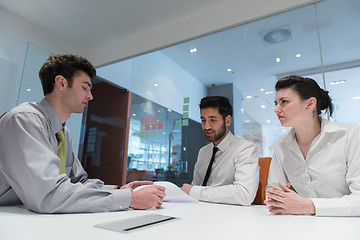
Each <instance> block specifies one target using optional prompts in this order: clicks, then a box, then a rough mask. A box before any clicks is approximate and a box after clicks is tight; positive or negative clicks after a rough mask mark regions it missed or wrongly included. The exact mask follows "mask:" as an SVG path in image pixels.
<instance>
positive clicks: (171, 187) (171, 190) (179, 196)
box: [134, 181, 198, 203]
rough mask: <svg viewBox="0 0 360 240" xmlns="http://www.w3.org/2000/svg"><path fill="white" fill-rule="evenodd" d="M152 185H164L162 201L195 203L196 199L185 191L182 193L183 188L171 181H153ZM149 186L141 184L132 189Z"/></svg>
mask: <svg viewBox="0 0 360 240" xmlns="http://www.w3.org/2000/svg"><path fill="white" fill-rule="evenodd" d="M154 185H160V186H163V187H165V193H166V196H165V198H164V200H163V201H164V202H173V203H196V202H198V200H196V199H194V198H192V197H190V196H189V195H187V194H186V193H184V191H183V190H181V189H180V188H179V187H178V186H176V185H175V184H173V183H172V182H167V181H158V182H154ZM147 186H151V185H142V186H140V187H137V188H135V189H134V191H137V190H139V189H142V188H144V187H147Z"/></svg>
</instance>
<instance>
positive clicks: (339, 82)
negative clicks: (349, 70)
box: [329, 80, 346, 85]
mask: <svg viewBox="0 0 360 240" xmlns="http://www.w3.org/2000/svg"><path fill="white" fill-rule="evenodd" d="M345 82H346V81H345V80H340V81H332V82H330V83H329V84H330V85H336V84H341V83H345Z"/></svg>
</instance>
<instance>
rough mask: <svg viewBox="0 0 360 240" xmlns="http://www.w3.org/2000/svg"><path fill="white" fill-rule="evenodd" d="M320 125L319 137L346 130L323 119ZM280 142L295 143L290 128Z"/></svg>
mask: <svg viewBox="0 0 360 240" xmlns="http://www.w3.org/2000/svg"><path fill="white" fill-rule="evenodd" d="M320 124H321V130H320V136H323V135H325V134H328V133H332V132H337V131H341V130H343V131H346V129H345V128H343V127H342V126H340V125H339V124H334V123H333V122H330V121H328V120H327V119H325V118H323V117H321V118H320ZM282 141H283V142H286V143H292V142H293V141H295V130H294V128H291V130H290V132H289V133H288V134H287V135H285V136H284V138H283V139H282Z"/></svg>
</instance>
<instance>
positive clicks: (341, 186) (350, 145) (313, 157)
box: [267, 118, 360, 216]
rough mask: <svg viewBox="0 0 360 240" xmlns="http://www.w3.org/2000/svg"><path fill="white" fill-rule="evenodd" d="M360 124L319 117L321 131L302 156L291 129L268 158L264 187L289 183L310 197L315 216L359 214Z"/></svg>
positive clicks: (299, 192) (303, 195) (298, 191)
mask: <svg viewBox="0 0 360 240" xmlns="http://www.w3.org/2000/svg"><path fill="white" fill-rule="evenodd" d="M359 144H360V128H359V126H357V125H355V124H352V123H335V122H329V121H327V120H326V119H324V118H322V119H321V132H320V134H319V135H318V136H317V137H316V138H315V139H314V140H313V142H312V144H311V146H310V148H309V151H308V153H307V156H306V158H305V159H304V157H303V155H302V153H301V151H300V148H299V145H298V144H297V142H296V139H295V131H294V129H292V130H291V131H290V132H289V133H288V134H287V135H285V136H283V137H282V138H281V139H280V140H279V142H278V145H277V147H276V150H275V153H274V156H273V159H272V161H271V166H270V172H269V178H268V186H267V188H269V187H271V186H274V185H276V186H277V185H278V182H279V181H280V182H282V183H290V184H291V186H292V187H293V188H294V189H295V191H296V192H297V193H298V194H299V195H300V196H302V197H304V198H311V200H312V201H313V203H314V205H315V208H316V215H317V216H360V147H359Z"/></svg>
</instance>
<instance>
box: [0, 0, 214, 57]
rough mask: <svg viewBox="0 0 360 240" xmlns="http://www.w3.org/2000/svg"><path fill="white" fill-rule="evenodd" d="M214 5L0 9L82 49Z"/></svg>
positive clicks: (20, 2) (136, 2) (145, 0)
mask: <svg viewBox="0 0 360 240" xmlns="http://www.w3.org/2000/svg"><path fill="white" fill-rule="evenodd" d="M217 4H219V1H217V0H196V1H193V0H181V1H178V0H151V1H149V0H130V1H127V0H106V1H99V0H76V1H74V0H61V1H58V0H45V1H44V0H31V1H29V0H15V1H14V0H0V7H2V8H4V9H6V10H8V11H9V12H12V13H14V14H15V15H17V16H20V17H22V18H24V19H25V20H27V21H29V22H31V23H34V24H35V25H38V26H40V27H42V28H44V29H46V30H48V31H49V32H53V33H56V34H57V35H59V36H61V37H62V38H64V39H67V40H69V41H70V42H72V43H73V44H75V45H77V46H81V47H82V48H83V49H85V50H87V49H91V48H97V47H100V46H103V45H106V44H108V43H111V42H113V41H115V40H117V39H121V38H126V37H128V36H131V35H134V34H136V33H138V32H142V31H145V30H146V29H148V28H153V27H154V26H158V25H162V24H164V23H167V22H170V21H174V20H176V19H179V18H184V17H186V16H188V15H192V14H194V13H196V12H197V11H199V10H201V9H203V8H211V7H213V6H214V5H217Z"/></svg>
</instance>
